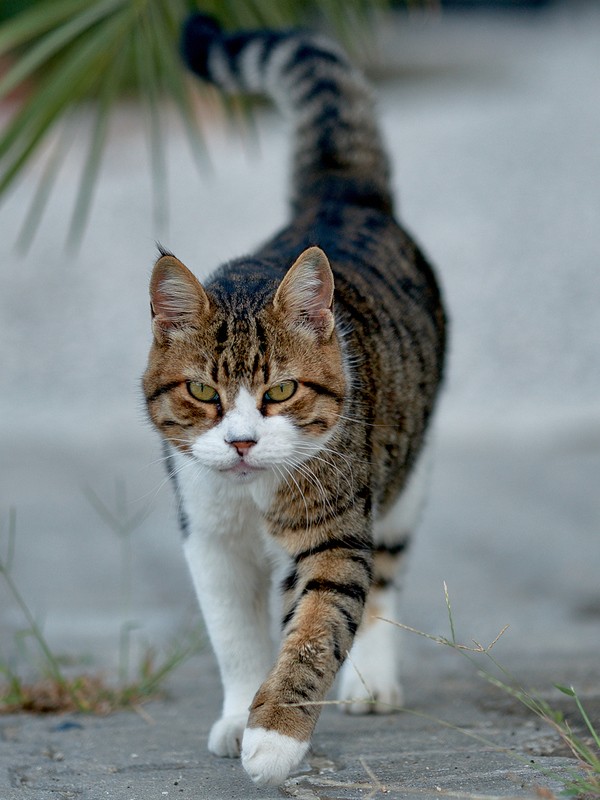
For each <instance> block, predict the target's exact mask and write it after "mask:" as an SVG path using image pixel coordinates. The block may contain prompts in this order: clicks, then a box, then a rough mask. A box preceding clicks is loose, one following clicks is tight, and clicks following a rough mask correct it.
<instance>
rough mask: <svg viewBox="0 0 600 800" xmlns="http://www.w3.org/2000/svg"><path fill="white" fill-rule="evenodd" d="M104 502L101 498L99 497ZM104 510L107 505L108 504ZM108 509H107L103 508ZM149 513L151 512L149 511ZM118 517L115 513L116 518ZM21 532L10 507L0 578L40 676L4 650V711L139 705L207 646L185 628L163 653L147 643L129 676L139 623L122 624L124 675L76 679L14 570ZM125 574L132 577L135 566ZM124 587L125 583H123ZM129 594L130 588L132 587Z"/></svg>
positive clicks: (0, 664)
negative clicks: (23, 671) (33, 648)
mask: <svg viewBox="0 0 600 800" xmlns="http://www.w3.org/2000/svg"><path fill="white" fill-rule="evenodd" d="M117 498H118V499H117V509H118V513H119V512H120V511H121V510H123V509H124V508H125V494H124V487H123V488H122V491H121V490H120V489H118V495H117ZM99 502H101V501H99ZM103 508H104V507H103ZM104 510H105V511H106V510H107V509H106V508H104ZM144 514H146V512H144ZM142 517H143V518H145V516H144V515H143V514H142V513H141V512H139V513H138V514H136V515H134V516H132V517H131V518H129V519H128V524H124V522H123V519H124V518H122V519H121V526H120V527H119V531H120V534H122V536H123V540H126V541H127V546H129V542H128V539H129V535H130V534H131V532H132V531H133V530H134V529H135V528H136V527H137V526H138V525H139V524H141V522H142V521H143V520H142ZM118 518H119V517H116V518H114V517H111V519H112V521H113V522H114V521H115V519H118ZM16 532H17V515H16V511H15V509H11V510H10V512H9V519H8V537H7V548H6V555H5V556H1V555H0V579H2V581H3V582H4V584H5V586H6V587H7V589H8V592H9V595H10V597H11V598H12V600H13V601H14V602H15V604H16V605H17V607H18V608H19V610H20V611H21V613H22V615H23V617H24V618H25V621H26V623H27V627H26V628H25V630H23V631H21V632H19V634H17V638H18V640H19V641H20V640H21V639H23V638H24V637H29V638H32V639H33V640H34V642H35V644H36V645H37V650H38V652H39V654H40V655H41V656H42V660H41V664H40V665H39V667H38V670H39V672H40V674H41V677H39V678H37V679H35V680H33V681H27V680H26V679H25V678H23V677H22V676H21V675H20V674H19V671H18V670H17V669H16V668H14V667H13V666H11V662H10V660H9V659H8V658H7V657H6V656H5V655H4V654H3V652H2V651H1V650H0V714H7V713H16V712H23V711H25V712H32V713H59V712H66V711H76V712H91V713H96V714H107V713H109V712H111V711H115V710H117V709H123V708H136V709H139V707H140V706H141V704H142V703H143V702H144V701H146V700H149V699H151V698H152V697H155V696H156V695H157V694H158V693H159V692H160V690H161V689H162V686H163V684H164V681H165V679H166V678H167V677H168V676H169V675H171V674H172V672H173V671H174V670H175V669H176V668H177V667H178V666H180V665H181V664H182V663H183V662H184V661H186V660H187V659H188V658H190V656H192V655H194V654H195V653H197V652H198V651H199V650H200V649H201V647H202V645H203V637H202V634H201V633H200V631H199V630H198V629H197V628H194V629H190V630H189V631H185V632H184V633H183V634H182V635H181V636H180V637H178V638H176V639H175V640H174V641H173V642H172V643H171V644H170V645H169V646H168V648H167V649H166V651H165V653H164V655H162V656H159V654H158V652H157V651H156V649H154V648H151V647H148V648H146V650H145V652H144V653H143V655H142V657H141V659H140V662H139V665H138V668H137V671H136V674H135V675H134V677H133V678H131V677H130V671H131V670H130V663H129V662H130V642H129V635H130V632H131V630H133V629H134V628H135V627H137V626H135V625H134V624H133V623H127V624H125V623H124V624H123V625H122V627H121V634H120V637H119V639H120V648H119V650H120V652H119V662H120V663H119V679H118V680H117V681H116V682H114V683H112V682H110V681H109V680H107V679H106V678H105V677H104V676H103V675H100V674H96V675H93V674H80V675H76V676H74V677H71V676H69V675H67V674H66V672H65V670H64V669H63V667H62V665H61V659H59V657H58V656H56V655H55V653H54V652H53V651H52V648H51V647H50V645H49V643H48V641H47V639H46V637H45V636H44V634H43V631H42V628H41V626H40V625H39V623H38V622H37V621H36V619H35V616H34V614H33V612H32V611H31V609H30V608H29V605H28V604H27V602H26V600H25V598H24V595H23V593H22V592H21V590H20V588H19V586H18V585H17V582H16V580H15V578H14V575H13V573H12V567H13V563H14V557H15V547H16ZM124 574H127V575H128V576H129V577H130V565H128V566H127V567H126V568H125V571H124ZM123 588H125V587H123ZM127 596H129V590H127Z"/></svg>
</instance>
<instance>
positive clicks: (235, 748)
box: [208, 714, 248, 758]
mask: <svg viewBox="0 0 600 800" xmlns="http://www.w3.org/2000/svg"><path fill="white" fill-rule="evenodd" d="M247 721H248V714H236V715H235V716H231V717H221V719H218V720H217V721H216V722H215V724H214V725H213V726H212V728H211V729H210V736H209V737H208V749H209V750H210V752H211V753H212V754H213V755H215V756H221V757H222V758H238V757H239V755H240V752H241V750H242V737H243V735H244V728H245V727H246V722H247Z"/></svg>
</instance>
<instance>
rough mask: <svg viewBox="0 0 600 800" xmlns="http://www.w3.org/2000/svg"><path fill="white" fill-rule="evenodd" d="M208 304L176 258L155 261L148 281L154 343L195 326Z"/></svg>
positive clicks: (193, 276) (203, 314) (204, 314)
mask: <svg viewBox="0 0 600 800" xmlns="http://www.w3.org/2000/svg"><path fill="white" fill-rule="evenodd" d="M209 305H210V304H209V300H208V297H207V295H206V292H205V291H204V289H203V288H202V285H201V284H200V281H199V280H198V279H197V278H196V276H195V275H193V274H192V273H191V272H190V271H189V269H188V268H187V267H186V266H184V264H182V263H181V261H179V259H177V258H175V256H172V255H162V256H161V257H160V258H159V259H158V261H157V262H156V264H155V265H154V270H153V272H152V278H151V279H150V310H151V313H152V331H153V333H154V338H155V339H156V341H157V342H164V341H165V340H166V339H168V338H170V337H172V336H173V335H174V334H176V333H177V332H178V331H182V330H185V329H186V328H195V327H198V325H199V324H200V323H201V320H202V318H203V317H205V316H206V314H207V313H208V310H209Z"/></svg>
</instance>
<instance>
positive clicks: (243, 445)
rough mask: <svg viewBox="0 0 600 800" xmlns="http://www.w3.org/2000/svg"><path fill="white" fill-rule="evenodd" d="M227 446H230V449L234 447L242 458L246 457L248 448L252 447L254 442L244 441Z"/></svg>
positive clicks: (250, 440) (251, 440)
mask: <svg viewBox="0 0 600 800" xmlns="http://www.w3.org/2000/svg"><path fill="white" fill-rule="evenodd" d="M228 444H230V445H231V446H232V447H235V449H236V450H237V452H238V455H239V456H241V457H242V458H244V456H247V455H248V453H249V451H250V448H251V447H253V446H254V445H255V444H256V442H255V441H254V440H253V439H246V440H245V441H241V442H238V441H236V442H228Z"/></svg>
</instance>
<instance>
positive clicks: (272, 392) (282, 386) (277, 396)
mask: <svg viewBox="0 0 600 800" xmlns="http://www.w3.org/2000/svg"><path fill="white" fill-rule="evenodd" d="M297 388H298V384H297V383H296V381H282V382H281V383H277V384H276V385H275V386H271V388H270V389H269V391H268V392H265V400H268V401H270V402H271V403H282V402H283V401H284V400H289V399H290V397H291V396H292V395H293V394H294V393H295V391H296V389H297Z"/></svg>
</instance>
